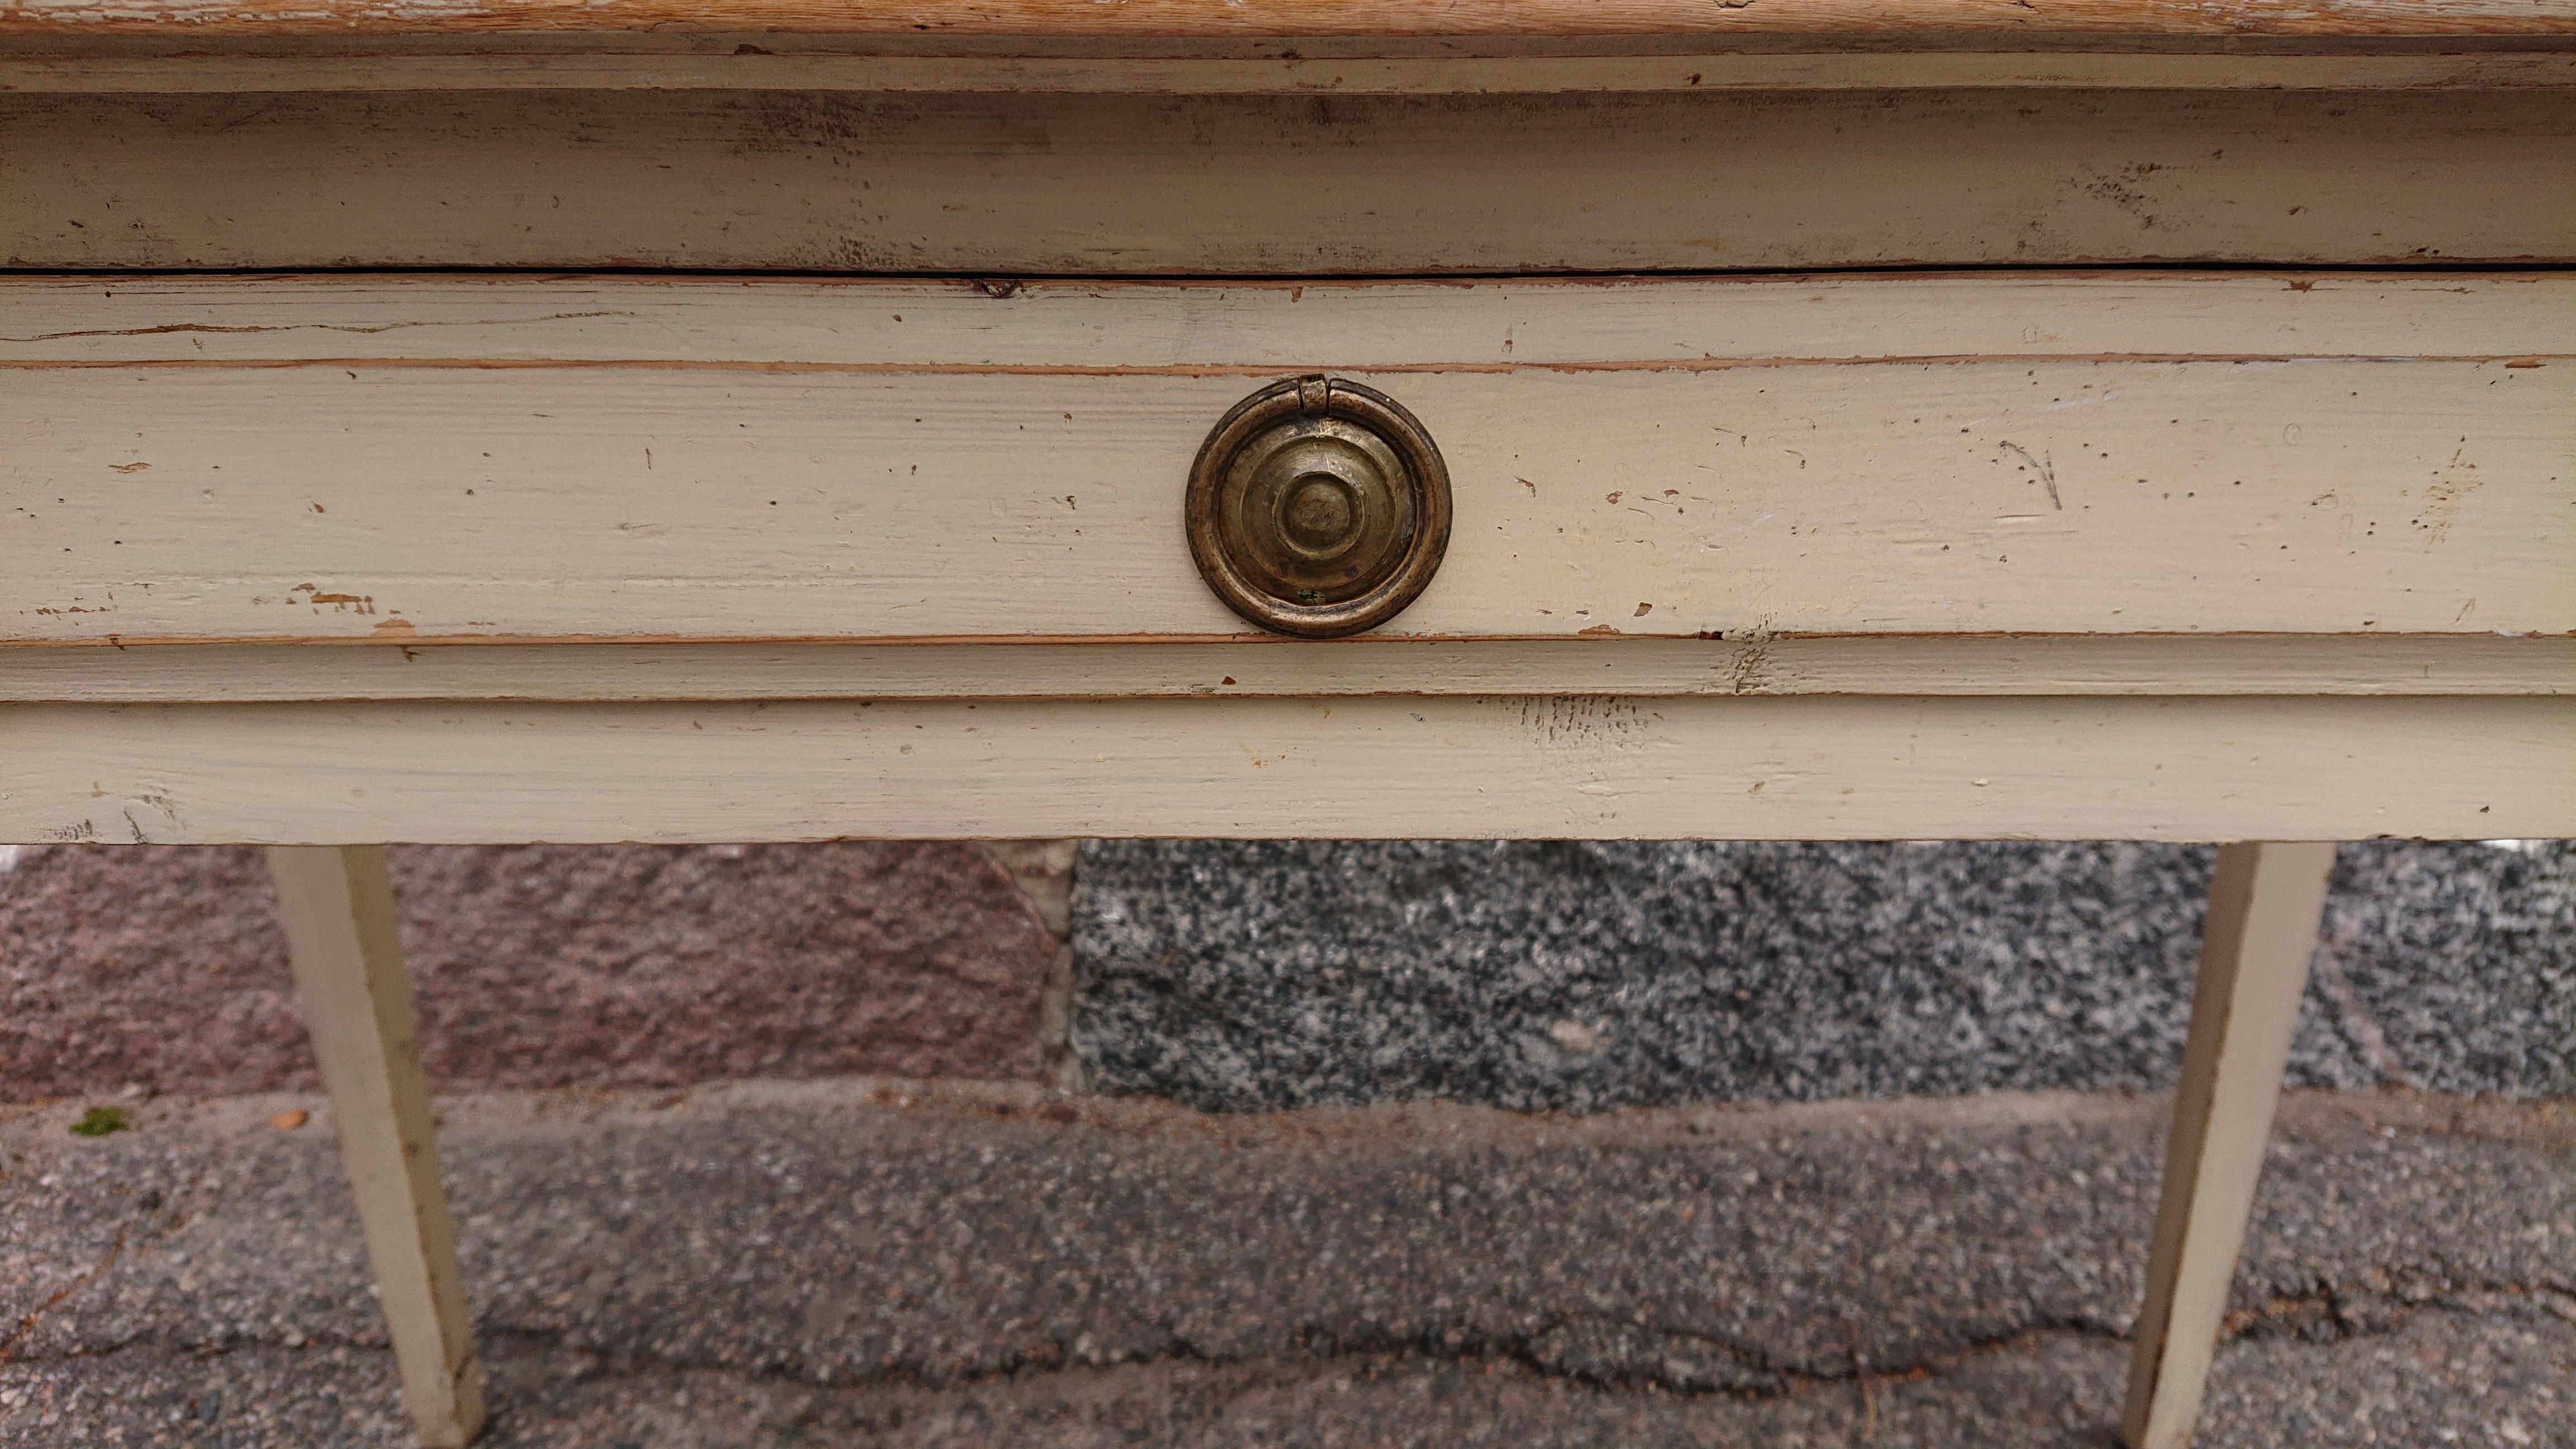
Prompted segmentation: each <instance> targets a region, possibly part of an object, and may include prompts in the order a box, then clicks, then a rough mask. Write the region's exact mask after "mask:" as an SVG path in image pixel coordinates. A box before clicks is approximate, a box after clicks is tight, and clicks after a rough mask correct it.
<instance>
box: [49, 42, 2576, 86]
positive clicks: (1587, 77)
mask: <svg viewBox="0 0 2576 1449" xmlns="http://www.w3.org/2000/svg"><path fill="white" fill-rule="evenodd" d="M773 43H774V44H776V45H777V47H778V48H777V49H775V50H773V49H771V48H769V47H753V50H754V51H755V52H756V53H752V54H742V53H738V52H727V53H722V54H700V53H691V52H673V51H667V50H626V51H589V50H586V51H583V52H580V53H576V54H563V53H560V52H546V53H535V54H529V53H517V52H510V51H501V52H498V53H495V52H481V53H468V54H453V53H430V54H417V53H401V52H391V53H388V52H386V51H384V50H381V49H380V50H378V51H375V52H373V53H367V54H358V55H350V54H340V53H331V52H322V53H309V54H294V53H287V54H277V53H252V54H206V53H204V52H203V51H191V52H189V53H186V54H178V55H140V56H138V55H126V54H116V55H95V54H75V55H71V56H64V55H59V54H53V55H13V54H9V53H6V52H0V94H5V93H9V92H21V93H28V94H77V93H84V92H87V93H96V94H116V93H132V94H143V95H156V94H179V93H191V92H195V93H219V92H243V93H246V92H262V93H269V94H275V93H282V92H296V91H348V92H357V91H487V90H627V89H639V90H721V91H875V92H886V93H902V92H936V91H952V92H975V91H1002V92H1014V91H1016V92H1029V93H1040V94H1050V93H1051V94H1064V95H1079V94H1087V93H1099V92H1107V93H1122V92H1125V93H1135V94H1144V95H1172V96H1211V95H1261V94H1271V93H1284V94H1292V95H1345V96H1350V95H1552V94H1564V93H1581V92H1595V91H1696V90H1709V91H1719V90H1774V91H1776V90H1910V89H1958V88H1965V87H1976V88H1985V89H2013V90H2063V89H2079V90H2089V89H2156V90H2237V89H2249V88H2261V89H2295V90H2337V91H2367V90H2408V91H2423V90H2496V89H2513V88H2521V87H2531V86H2540V87H2565V86H2570V85H2576V54H2571V53H2569V52H2566V51H2561V50H2549V51H2523V50H2511V51H2465V52H2463V51H2445V52H2442V53H2438V54H2416V53H2399V54H2324V55H2315V54H2268V53H2266V54H2225V55H2208V54H2198V53H2181V54H2176V53H2171V52H2165V51H2123V52H2108V53H2105V52H2098V51H2078V52H2068V51H2026V50H2008V51H1894V52H1891V51H1838V52H1834V51H1829V52H1813V51H1805V52H1791V53H1778V52H1752V53H1742V54H1727V53H1719V54H1709V53H1705V52H1696V53H1685V54H1679V55H1667V54H1653V55H1450V56H1439V57H1426V56H1410V55H1397V56H1374V55H1363V56H1332V55H1309V54H1306V53H1304V52H1302V51H1292V52H1291V53H1289V54H1286V55H1264V56H1259V57H1243V56H1232V55H1219V56H1199V55H1181V56H1163V55H1154V56H1137V55H1105V56H1104V55H1082V56H1072V55H993V54H977V53H965V54H938V55H921V54H893V55H881V54H861V55H850V54H833V53H819V54H818V53H802V54H800V53H792V52H789V51H787V50H786V47H785V45H784V43H781V42H773Z"/></svg>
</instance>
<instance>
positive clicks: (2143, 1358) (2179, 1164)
mask: <svg viewBox="0 0 2576 1449" xmlns="http://www.w3.org/2000/svg"><path fill="white" fill-rule="evenodd" d="M2334 862H2335V848H2334V846H2333V844H2332V843H2330V842H2305V843H2300V844H2283V845H2273V844H2244V845H2230V846H2226V847H2222V848H2221V849H2220V851H2219V853H2218V869H2217V873H2216V875H2215V877H2214V878H2213V879H2212V881H2211V884H2210V888H2209V915H2208V919H2207V921H2206V922H2205V924H2204V925H2203V926H2202V927H2201V943H2200V981H2199V985H2198V987H2197V988H2196V989H2195V991H2194V993H2193V998H2192V1006H2191V1036H2190V1039H2189V1041H2188V1042H2187V1043H2186V1044H2185V1046H2184V1048H2183V1058H2182V1081H2181V1085H2180V1086H2179V1088H2178V1089H2177V1090H2176V1092H2175V1095H2174V1115H2173V1128H2172V1132H2171V1135H2170V1136H2169V1138H2168V1139H2167V1141H2166V1144H2165V1178H2164V1192H2163V1197H2162V1201H2161V1202H2160V1203H2159V1204H2158V1205H2157V1208H2156V1226H2155V1237H2154V1241H2153V1244H2152V1247H2151V1248H2150V1251H2149V1255H2148V1259H2147V1291H2146V1302H2145V1306H2144V1307H2143V1308H2142V1309H2140V1311H2139V1314H2138V1326H2137V1331H2136V1333H2135V1335H2134V1341H2133V1344H2132V1347H2131V1350H2130V1359H2129V1395H2128V1410H2127V1413H2126V1414H2125V1415H2124V1417H2123V1423H2122V1432H2123V1436H2124V1437H2125V1439H2126V1440H2127V1442H2128V1445H2129V1449H2184V1446H2186V1445H2188V1444H2189V1443H2190V1442H2191V1431H2192V1425H2193V1423H2194V1421H2196V1420H2197V1419H2198V1418H2199V1416H2200V1396H2201V1389H2202V1387H2203V1385H2204V1384H2206V1383H2207V1381H2208V1378H2209V1364H2210V1359H2211V1356H2212V1354H2213V1352H2214V1351H2215V1349H2216V1347H2217V1340H2218V1327H2219V1322H2220V1320H2221V1318H2222V1317H2224V1315H2225V1314H2226V1311H2227V1290H2228V1285H2229V1284H2230V1282H2231V1281H2232V1280H2233V1279H2234V1278H2235V1276H2236V1254H2237V1249H2238V1246H2239V1245H2240V1244H2241V1243H2243V1241H2244V1239H2245V1221H2246V1218H2247V1216H2248V1215H2249V1214H2250V1213H2251V1212H2252V1211H2253V1207H2254V1184H2255V1181H2256V1180H2257V1179H2258V1178H2259V1177H2261V1176H2262V1172H2263V1149H2264V1147H2265V1145H2266V1144H2267V1143H2268V1142H2269V1141H2270V1140H2271V1136H2272V1108H2273V1105H2274V1104H2275V1103H2276V1102H2277V1101H2278V1100H2279V1098H2280V1094H2281V1068H2282V1066H2283V1065H2284V1064H2285V1063H2286V1062H2287V1061H2288V1060H2289V1056H2290V1033H2291V1030H2292V1028H2293V1027H2295V1026H2296V1025H2297V1024H2298V1019H2299V997H2300V995H2301V993H2302V992H2303V991H2304V989H2305V988H2306V985H2307V980H2308V961H2309V958H2310V957H2311V956H2312V955H2314V954H2315V951H2316V944H2317V918H2318V916H2319V914H2320V913H2321V912H2322V911H2323V910H2324V909H2325V902H2326V879H2327V877H2328V876H2329V875H2331V874H2332V873H2333V871H2334Z"/></svg>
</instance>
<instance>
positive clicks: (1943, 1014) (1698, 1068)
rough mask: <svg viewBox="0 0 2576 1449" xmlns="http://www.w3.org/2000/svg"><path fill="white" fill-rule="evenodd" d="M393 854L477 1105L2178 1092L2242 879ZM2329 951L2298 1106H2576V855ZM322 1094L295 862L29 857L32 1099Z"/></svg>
mask: <svg viewBox="0 0 2576 1449" xmlns="http://www.w3.org/2000/svg"><path fill="white" fill-rule="evenodd" d="M394 869H395V882H396V887H397V889H398V890H399V891H400V892H401V893H402V899H403V913H404V931H405V941H406V945H407V948H408V950H409V952H410V958H411V965H412V970H413V975H414V979H415V981H416V983H417V987H418V994H419V999H420V1010H421V1017H422V1028H423V1050H424V1055H425V1058H426V1060H427V1062H428V1066H429V1070H430V1073H431V1076H432V1080H433V1083H434V1084H435V1085H436V1086H437V1087H439V1088H440V1089H443V1090H458V1089H466V1088H476V1087H491V1086H504V1087H530V1086H563V1085H575V1084H603V1085H606V1084H623V1085H645V1086H677V1085H682V1084H686V1083H691V1082H697V1081H704V1080H714V1079H721V1078H729V1077H743V1076H755V1075H765V1076H816V1075H830V1074H838V1073H850V1072H878V1073H886V1074H892V1075H903V1076H967V1077H987V1078H1022V1079H1026V1078H1042V1079H1046V1080H1050V1081H1054V1082H1057V1083H1059V1084H1064V1085H1085V1086H1088V1087H1090V1088H1092V1089H1095V1090H1099V1091H1105V1092H1112V1093H1125V1094H1152V1095H1161V1096H1168V1097H1173V1098H1177V1099H1179V1100H1181V1101H1184V1102H1187V1103H1190V1104H1192V1105H1196V1106H1202V1107H1211V1108H1219V1109H1232V1110H1253V1109H1270V1108H1278V1107H1287V1106H1301V1105H1309V1104H1317V1103H1352V1102H1366V1101H1377V1100H1387V1099H1402V1098H1416V1097H1445V1098H1450V1099H1454V1100H1460V1101H1471V1102H1481V1103H1491V1104H1496V1105H1501V1106H1508V1107H1515V1108H1567V1109H1577V1110H1592V1109H1599V1108H1605V1107H1615V1106H1623V1105H1635V1104H1649V1103H1683V1102H1694V1101H1735V1100H1784V1099H1785V1100H1812V1099H1820V1098H1829V1097H1847V1096H1891V1095H1903V1094H1935V1095H1943V1094H1959V1093H1971V1092H1978V1091H1986V1090H1996V1089H2007V1088H2036V1087H2063V1088H2076V1089H2084V1090H2119V1089H2132V1088H2151V1087H2155V1086H2159V1085H2161V1084H2163V1083H2165V1082H2166V1081H2168V1080H2169V1079H2170V1076H2171V1074H2172V1071H2173V1069H2174V1065H2175V1062H2176V1059H2177V1057H2178V1054H2179V1050H2180V1041H2181V1036H2182V1031H2183V1024H2184V1020H2185V1016H2186V1014H2187V1009H2188V988H2189V980H2190V971H2191V963H2192V958H2193V952H2194V950H2195V949H2196V938H2197V933H2198V927H2199V914H2200V909H2201V899H2202V891H2203V887H2204V883H2205V880H2206V876H2207V871H2208V853H2207V852H2206V851H2205V850H2196V849H2190V848H2180V847H2162V846H2139V845H2042V844H2029V843H2015V844H1975V845H1928V844H1905V843H1880V844H1863V845H1814V844H1758V845H1708V844H1598V845H1596V844H1569V843H1562V842H1513V843H1503V844H1491V843H1459V842H1407V843H1397V844H1383V843H1379V844H1357V843H1331V842H1304V843H1241V842H1194V843H1184V842H1158V841H1123V842H1091V843H1089V844H1087V845H1085V846H1084V847H1083V849H1082V851H1081V854H1080V859H1079V865H1078V867H1077V866H1076V865H1075V863H1074V859H1073V853H1072V851H1071V848H1070V845H1069V843H1060V844H1057V845H1053V846H1041V845H1005V846H993V847H977V846H971V845H945V844H882V845H880V844H843V845H827V846H750V847H702V848H666V847H641V846H616V847H589V848H573V847H509V848H498V847H495V848H456V847H442V848H425V847H400V848H397V849H396V851H395V852H394ZM1068 872H1070V877H1069V879H1068ZM2325 945H2326V949H2325V950H2324V951H2322V952H2321V953H2320V957H2319V962H2318V971H2317V973H2316V980H2315V982H2314V984H2313V985H2312V987H2311V990H2310V994H2309V1001H2308V1007H2307V1011H2306V1013H2305V1019H2304V1020H2303V1022H2302V1024H2301V1029H2300V1036H2299V1041H2298V1046H2297V1050H2296V1053H2295V1055H2294V1058H2293V1063H2292V1077H2293V1080H2294V1081H2298V1082H2302V1083H2308V1084H2316V1085H2361V1084H2372V1083H2383V1084H2413V1085H2417V1086H2421V1087H2425V1088H2428V1089H2432V1090H2438V1091H2444V1092H2467V1093H2474V1092H2500V1093H2505V1094H2509V1095H2517V1096H2552V1095H2570V1094H2576V844H2570V843H2566V842H2544V843H2538V844H2534V845H2529V846H2523V847H2514V848H2505V847H2500V846H2492V845H2479V844H2458V845H2419V844H2408V843H2394V842H2381V843H2372V844H2365V845H2348V846H2346V847H2345V848H2344V850H2343V853H2342V858H2341V863H2340V865H2339V867H2338V870H2337V872H2336V881H2335V895H2334V900H2333V904H2332V905H2331V907H2330V908H2329V915H2328V921H2327V932H2326V942H2325ZM311 1080H312V1076H311V1065H310V1056H309V1053H308V1052H307V1051H306V1049H305V1047H304V1044H303V1039H302V1032H301V1022H300V1019H299V1017H298V1015H297V1013H296V1009H295V1005H294V1001H293V995H292V989H291V983H290V982H289V980H288V977H287V973H286V969H285V962H284V954H283V946H282V943H281V941H280V938H279V935H278V930H277V925H276V920H275V915H274V912H273V910H272V909H271V907H270V905H269V901H268V894H267V887H266V880H265V876H264V874H263V872H262V871H261V869H260V867H259V861H258V857H257V854H256V852H252V851H248V850H229V849H205V850H175V849H165V848H151V847H88V846H49V847H28V848H22V849H19V850H17V851H15V852H12V853H11V855H10V858H9V868H8V869H6V870H0V1100H31V1099H41V1098H49V1097H59V1096H77V1095H83V1094H98V1093H106V1092H114V1091H119V1090H129V1091H141V1092H187V1093H233V1092H246V1091H256V1090H265V1089H271V1088H279V1087H299V1086H306V1085H309V1084H310V1082H311Z"/></svg>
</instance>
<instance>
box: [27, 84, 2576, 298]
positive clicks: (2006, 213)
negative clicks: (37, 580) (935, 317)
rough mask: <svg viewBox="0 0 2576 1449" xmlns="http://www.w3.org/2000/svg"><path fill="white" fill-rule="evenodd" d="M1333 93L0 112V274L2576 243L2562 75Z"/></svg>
mask: <svg viewBox="0 0 2576 1449" xmlns="http://www.w3.org/2000/svg"><path fill="white" fill-rule="evenodd" d="M1319 104H1321V103H1319V101H1318V100H1317V98H1315V97H1312V96H1299V95H1268V96H1262V95H1243V96H1232V97H1172V96H1150V95H994V94H979V95H923V94H911V95H870V94H847V93H829V92H810V91H809V92H762V93H746V92H736V91H678V92H650V91H613V92H582V93H561V92H546V91H476V92H470V93H453V94H445V93H386V94H368V95H354V96H353V95H319V94H304V95H278V94H264V95H255V96H225V95H209V96H166V97H115V96H60V95H44V96H37V95H15V96H0V264H5V265H8V266H14V267H21V268H29V267H64V268H79V269H90V268H109V269H122V268H188V267H220V268H239V267H313V266H324V267H346V266H367V265H400V266H413V265H425V266H460V265H462V266H510V267H590V266H599V265H617V266H649V267H678V268H691V269H716V270H723V269H793V270H811V271H830V272H846V271H863V272H921V271H941V272H959V273H965V274H968V275H982V276H1019V275H1028V274H1058V275H1095V274H1104V273H1131V274H1132V273H1153V274H1188V273H1199V274H1206V273H1227V274H1263V273H1266V274H1273V275H1289V276H1298V277H1313V276H1317V275H1324V274H1353V273H1378V274H1384V273H1435V272H1450V273H1454V272H1512V271H1567V270H1573V271H1592V272H1600V271H1618V270H1705V269H1721V268H1724V269H1737V268H1759V269H1798V268H1816V267H1852V266H1869V265H1880V264H1906V265H1916V264H1947V263H1957V264H1971V263H1973V264H1984V263H2012V264H2020V265H2031V264H2047V263H2081V262H2090V261H2104V262H2131V261H2165V262H2192V261H2244V262H2274V263H2299V262H2317V263H2336V264H2365V263H2389V264H2413V263H2418V262H2426V261H2479V262H2489V263H2505V262H2513V261H2516V260H2522V261H2554V260H2567V259H2576V107H2570V106H2568V105H2566V104H2565V103H2564V102H2563V100H2562V99H2561V98H2560V96H2559V95H2558V94H2557V93H2555V92H2551V91H2545V90H2522V91H2458V92H2443V93H2441V94H2440V95H2439V96H2425V95H2413V94H2409V93H2402V92H2385V91H2383V92H2374V93H2359V94H2341V93H2317V92H2304V91H2301V92H2291V91H2270V90H2265V91H2206V92H2198V93H2176V92H2168V91H2103V90H2093V91H2078V90H2051V91H1992V90H1986V91H1960V90H1936V91H1908V92H1900V93H1895V94H1892V95H1891V94H1881V93H1876V92H1832V91H1819V92H1800V93H1765V92H1748V91H1726V92H1721V93H1715V94H1691V93H1671V92H1660V93H1625V94H1595V95H1569V96H1558V97H1555V98H1551V99H1548V100H1545V101H1539V102H1534V101H1532V100H1531V99H1530V98H1528V97H1524V96H1508V95H1502V96H1481V97H1480V96H1464V95H1462V96H1446V97H1421V96H1350V97H1340V98H1334V99H1332V100H1331V101H1330V103H1329V105H1325V106H1323V108H1322V109H1321V110H1319V109H1318V107H1319ZM1462 136H1473V137H1475V138H1476V140H1477V144H1476V145H1474V146H1461V145H1460V144H1458V143H1459V138H1461V137H1462ZM2249 138H2260V139H2259V142H2254V141H2250V140H2249ZM861 155H864V156H865V157H866V158H867V164H866V165H865V166H854V165H852V164H850V163H851V158H852V157H854V156H861ZM1606 156H1615V157H1616V158H1618V164H1616V165H1604V164H1601V163H1602V158H1603V157H1606ZM287 176H291V177H293V178H294V179H293V183H292V184H291V185H290V184H282V183H281V182H280V181H279V180H277V178H283V177H287ZM1962 177H1972V178H1973V183H1972V184H1962V183H1961V182H1960V179H1959V178H1962ZM1614 218H1615V224H1607V223H1610V221H1611V219H1614Z"/></svg>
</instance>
